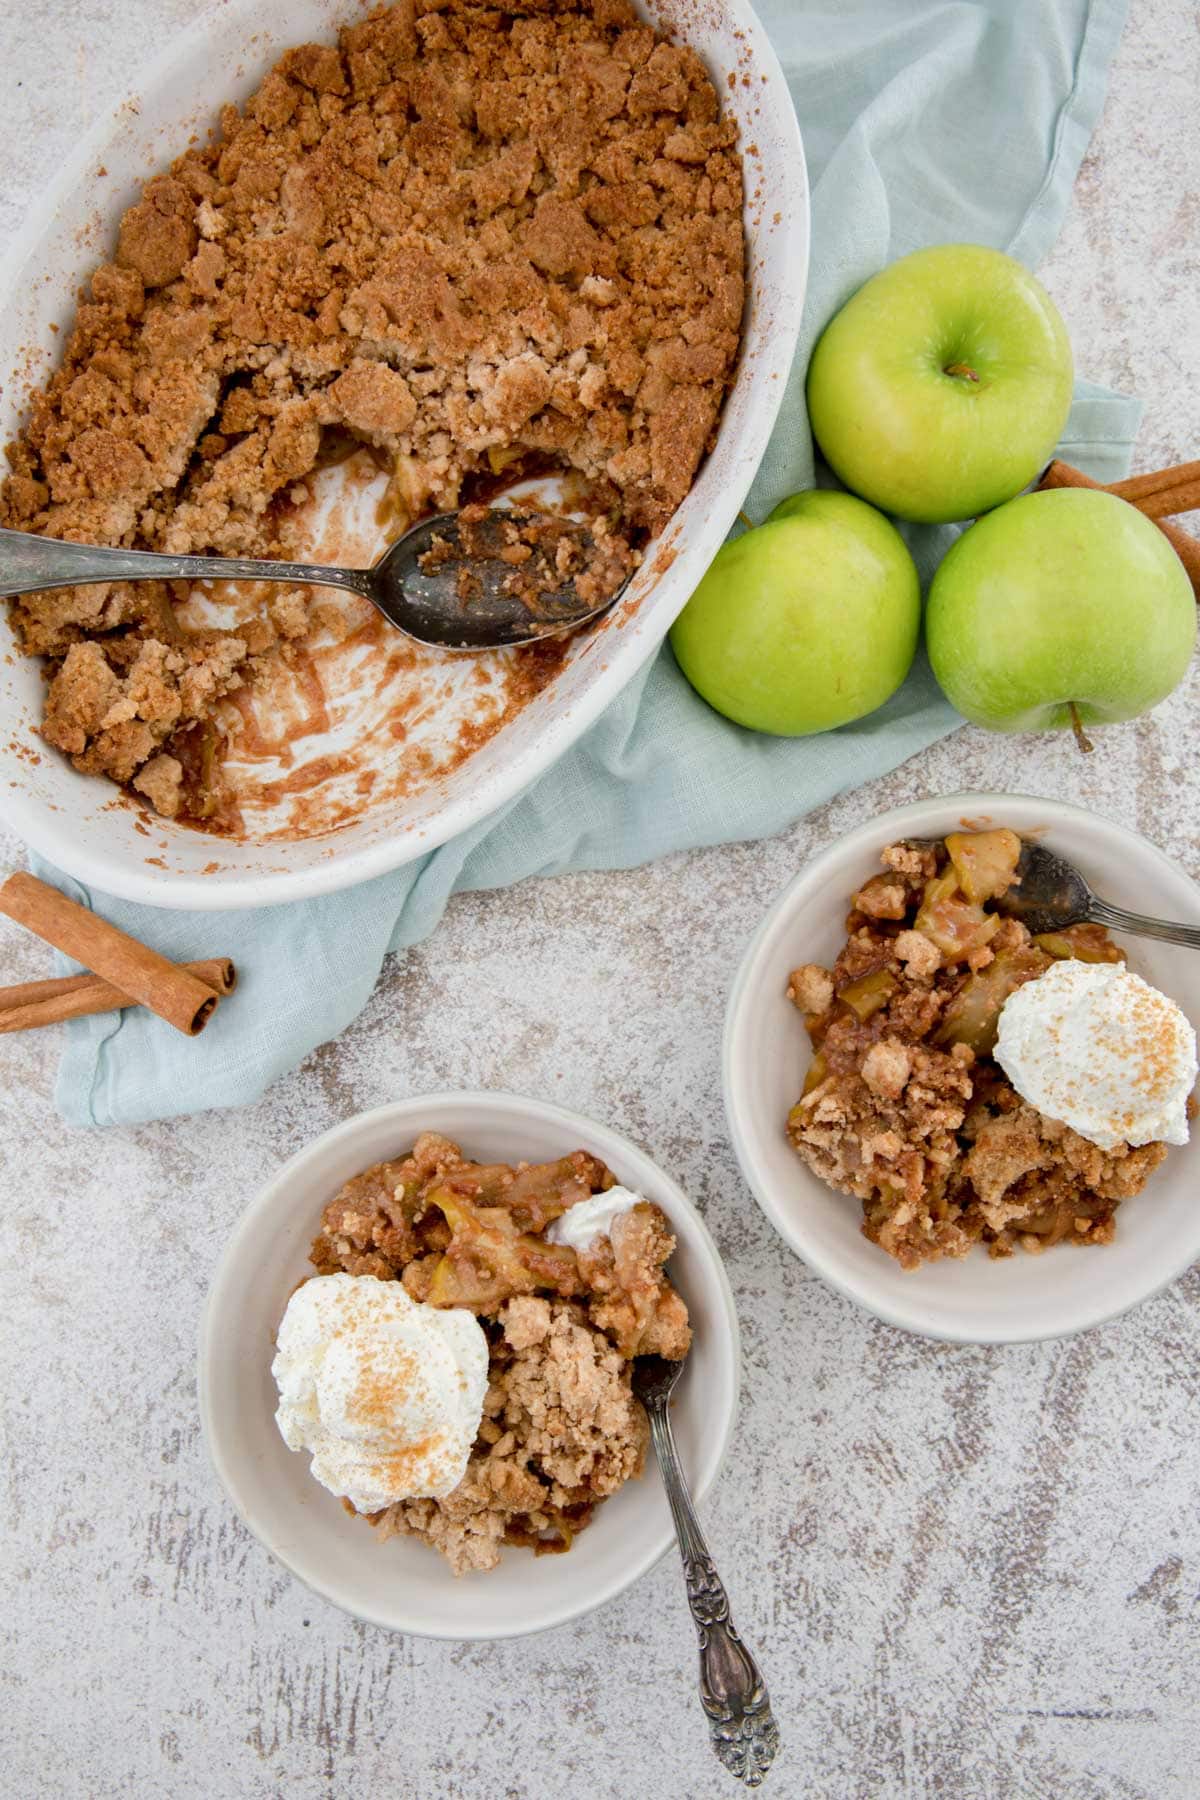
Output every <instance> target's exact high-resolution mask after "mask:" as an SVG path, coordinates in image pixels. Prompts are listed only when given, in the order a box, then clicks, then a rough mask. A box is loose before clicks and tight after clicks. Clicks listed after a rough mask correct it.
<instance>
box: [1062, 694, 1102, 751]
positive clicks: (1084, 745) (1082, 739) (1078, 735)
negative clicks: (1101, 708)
mask: <svg viewBox="0 0 1200 1800" xmlns="http://www.w3.org/2000/svg"><path fill="white" fill-rule="evenodd" d="M1067 711H1068V712H1069V713H1070V715H1071V730H1072V731H1073V732H1074V733H1075V742H1076V743H1077V744H1078V745H1079V748H1080V749H1081V750H1082V751H1083V752H1084V754H1085V755H1087V756H1090V755H1091V753H1092V751H1093V750H1094V749H1095V748H1096V746H1095V744H1093V742H1092V740H1091V738H1090V737H1089V736H1088V734H1087V732H1086V731H1085V730H1084V729H1083V720H1082V719H1081V718H1080V716H1079V708H1078V707H1077V706H1076V704H1075V702H1074V701H1073V700H1068V701H1067Z"/></svg>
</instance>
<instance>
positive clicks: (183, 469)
mask: <svg viewBox="0 0 1200 1800" xmlns="http://www.w3.org/2000/svg"><path fill="white" fill-rule="evenodd" d="M736 137H737V132H736V127H735V125H734V124H733V122H732V121H731V120H729V119H727V118H724V117H722V114H721V109H720V104H719V100H718V96H717V93H716V90H715V88H714V86H713V83H712V81H711V80H710V78H709V75H708V73H707V71H706V70H705V68H704V66H703V64H702V63H701V61H700V60H699V58H698V57H697V56H696V54H695V53H694V52H693V51H692V50H691V49H689V48H687V47H686V46H683V45H680V44H676V43H673V42H671V41H669V40H668V39H667V38H665V37H663V36H662V35H661V34H658V33H656V32H655V31H654V30H653V29H651V27H649V26H648V25H646V24H645V23H644V22H643V21H642V20H641V19H640V18H639V17H638V15H637V14H636V12H635V10H634V8H633V7H632V5H630V4H629V3H628V0H510V3H509V4H507V5H504V6H494V5H491V4H485V3H484V0H398V3H397V4H395V5H392V6H387V7H381V8H379V9H378V10H376V11H374V12H372V13H371V14H370V15H369V16H368V17H365V18H363V19H362V20H361V22H359V23H355V24H350V25H347V26H345V27H344V28H343V30H342V31H341V32H340V34H339V37H338V40H337V42H336V44H304V45H300V46H299V47H297V48H295V49H292V50H289V51H288V52H287V53H286V54H285V55H284V56H283V57H282V58H281V60H280V61H279V62H278V64H277V65H276V66H275V67H274V68H273V69H272V70H271V72H270V73H269V74H268V75H267V76H266V78H265V79H264V80H263V82H262V84H261V86H260V87H259V89H258V91H257V92H256V93H255V94H254V95H253V96H252V97H251V98H250V99H249V100H248V101H247V102H246V103H245V105H244V106H242V107H241V108H240V109H239V108H238V107H235V106H228V107H226V109H225V110H224V112H223V114H222V116H221V124H220V131H219V133H218V134H216V135H215V136H214V137H213V139H212V141H211V142H207V143H197V144H195V145H194V147H192V148H189V149H188V150H186V151H185V152H184V154H183V155H182V156H180V157H179V158H178V160H177V161H176V162H175V163H174V164H173V165H172V166H171V167H170V168H169V169H168V170H166V171H165V172H163V173H162V174H159V175H156V176H154V177H153V179H151V180H150V181H149V182H148V183H147V184H146V187H145V189H144V191H143V193H142V195H141V197H140V199H138V200H137V202H136V203H135V204H134V205H133V206H132V207H130V209H129V210H128V211H127V212H126V213H125V215H124V217H123V219H122V220H121V222H120V228H119V232H118V233H117V236H116V240H115V244H114V247H113V255H112V260H111V261H109V262H106V263H104V264H103V265H102V266H101V267H100V268H98V269H97V270H96V271H95V273H94V274H93V275H92V277H91V281H90V284H89V286H88V288H87V290H86V292H85V294H84V295H83V297H82V299H81V301H80V304H79V307H78V311H77V313H76V317H75V321H74V326H73V329H72V330H71V332H70V334H69V337H68V338H67V341H66V344H65V347H64V350H63V354H62V358H61V362H60V365H59V367H58V369H57V371H56V372H55V373H54V374H53V375H52V376H51V378H50V379H49V380H48V381H47V382H46V383H45V385H44V386H43V387H41V388H40V389H39V390H38V391H37V392H35V393H34V394H33V395H32V396H31V399H30V406H29V414H28V421H27V424H26V426H25V429H24V431H23V433H22V435H21V436H20V438H19V439H18V441H17V442H16V443H15V444H13V445H12V446H11V447H10V449H9V452H8V456H9V465H10V467H9V473H8V475H7V478H6V479H5V480H4V482H3V484H2V486H0V524H3V525H5V526H8V527H12V528H15V529H18V530H23V531H31V532H37V533H42V534H45V535H48V536H50V537H58V538H67V539H73V540H75V541H78V542H90V543H97V544H106V545H114V546H117V545H121V546H127V547H132V548H139V549H149V550H163V551H172V552H184V553H186V552H198V553H205V552H209V553H218V554H225V555H236V556H283V557H286V558H292V557H296V556H297V555H299V554H301V553H302V552H303V550H304V547H305V546H304V543H303V542H300V543H298V542H297V536H296V530H297V524H296V522H297V517H298V515H299V513H301V512H302V511H303V504H304V502H305V500H306V499H311V493H310V491H309V489H310V484H311V480H312V478H314V476H315V475H317V474H319V472H320V471H321V470H322V469H323V468H325V467H327V466H328V465H329V463H330V461H331V460H336V459H337V458H338V457H339V456H344V455H345V454H347V446H350V447H351V448H352V449H354V450H355V451H356V453H357V451H362V452H364V453H365V454H367V455H369V456H370V457H372V458H374V459H375V461H376V463H377V464H378V465H379V466H380V467H381V468H382V469H383V470H385V471H386V473H387V476H388V479H389V484H390V485H389V490H388V500H387V508H386V512H387V517H388V520H389V528H390V529H391V530H392V532H393V535H394V536H398V535H399V534H400V532H401V531H402V530H403V529H404V528H405V527H406V526H407V525H408V524H410V523H411V522H412V521H413V520H414V519H415V518H417V517H418V516H420V515H421V514H423V513H427V512H430V511H435V512H441V511H448V510H451V509H453V508H455V507H456V506H458V505H459V504H460V503H461V502H464V501H466V502H469V501H471V500H472V499H473V498H476V497H477V492H476V489H475V488H474V487H473V483H476V482H478V483H481V484H483V483H486V484H490V488H489V491H494V489H495V484H496V481H497V478H498V477H504V478H506V479H509V478H516V477H519V476H520V475H522V474H523V473H526V472H528V471H529V469H530V468H533V470H534V472H536V473H538V474H543V473H548V472H563V473H569V474H570V475H571V477H572V478H573V479H577V480H578V482H579V483H580V492H581V494H582V495H583V498H582V500H581V501H580V505H581V506H582V507H583V508H584V510H585V512H586V513H587V515H588V518H589V523H590V525H591V529H592V532H593V534H596V535H599V536H603V537H606V538H607V540H608V541H609V544H610V545H611V548H612V555H611V557H610V558H609V559H608V560H609V561H610V563H611V565H612V567H613V569H614V570H616V571H617V572H618V573H623V572H627V571H628V569H629V567H630V566H631V564H632V562H634V561H636V560H637V559H638V557H639V556H640V554H641V551H640V546H642V545H643V544H644V543H645V542H646V541H647V540H648V539H649V538H651V537H653V536H654V535H655V534H657V533H658V532H659V531H660V530H661V529H662V527H663V525H664V524H665V522H666V521H667V519H668V518H669V517H670V515H671V513H672V512H673V511H674V510H675V508H676V507H677V506H678V505H679V503H680V501H681V500H683V498H684V497H685V496H686V494H687V493H688V490H689V488H690V487H691V485H692V482H693V479H694V477H695V474H696V471H697V468H698V466H699V464H700V462H701V460H702V458H703V456H704V455H705V453H706V451H707V449H708V448H709V447H710V446H711V444H712V443H713V441H714V439H715V435H716V430H717V425H718V420H719V415H720V410H721V405H722V401H723V399H724V396H725V392H726V389H727V387H728V385H729V383H730V380H731V377H732V371H733V367H734V363H735V360H736V357H737V352H738V345H739V340H740V332H741V319H742V307H743V298H744V260H745V250H744V238H743V229H742V171H741V163H740V159H739V155H738V151H737V145H736ZM315 560H326V561H336V560H339V559H338V558H337V557H336V556H330V555H326V556H324V557H317V558H316V559H315ZM342 560H345V559H344V558H343V559H342ZM195 598H196V597H195V594H194V592H193V591H192V590H189V588H188V587H187V585H186V584H182V583H175V584H166V583H137V584H131V583H124V582H113V583H101V584H93V585H89V586H85V587H77V588H71V589H62V590H59V591H57V592H53V593H49V594H38V595H29V596H26V597H24V598H21V599H18V600H17V601H15V602H14V603H13V607H12V615H13V620H14V626H15V630H16V634H17V639H18V643H19V645H20V647H21V649H22V650H24V651H25V652H26V653H28V654H30V655H35V656H39V657H42V658H44V659H45V667H46V673H47V677H48V684H49V685H48V692H47V696H46V705H45V723H44V728H43V730H44V736H45V738H46V740H47V742H49V743H50V744H52V745H54V746H56V747H57V748H58V749H59V750H61V751H63V752H64V753H65V754H66V755H68V756H69V757H70V758H71V759H72V761H73V762H74V763H75V765H76V767H77V768H79V769H80V770H82V771H83V772H85V773H89V774H99V775H104V776H107V777H109V778H111V779H112V780H113V781H115V782H117V783H119V784H121V785H122V786H125V787H126V788H132V789H134V790H136V792H137V794H138V795H140V796H142V797H143V798H144V799H145V800H146V801H148V802H149V803H150V805H151V806H153V807H154V808H155V809H156V810H157V812H158V813H160V814H162V815H164V816H167V817H173V818H178V819H180V820H181V821H183V822H185V823H188V824H192V825H196V826H200V827H201V828H204V829H208V830H214V831H225V832H227V833H232V834H236V833H237V832H238V830H239V829H240V821H239V818H238V816H237V812H236V807H234V806H233V804H232V803H231V799H230V795H229V793H228V792H227V789H226V785H225V782H224V778H223V774H222V770H223V765H224V763H225V761H226V759H227V751H228V747H229V738H230V734H231V733H236V732H237V731H238V729H239V726H238V708H239V705H241V707H242V710H243V712H244V710H245V702H246V696H247V695H248V694H256V693H260V692H269V691H270V689H271V687H272V684H275V685H278V680H279V673H280V670H281V669H282V670H283V671H284V672H285V673H287V674H289V675H290V676H292V677H294V680H295V682H296V684H298V686H299V687H301V688H304V689H305V691H306V692H308V693H309V695H310V698H311V700H312V707H311V708H310V711H311V710H312V709H313V708H316V707H317V703H318V701H319V699H320V680H319V669H318V668H316V666H315V665H314V663H313V660H312V648H313V644H314V643H315V642H317V641H318V640H321V636H322V633H325V634H328V632H329V631H330V630H331V629H333V627H332V626H331V625H330V622H329V620H330V609H329V602H328V599H327V598H326V599H325V600H324V601H322V600H320V599H319V598H318V597H317V596H316V595H315V594H314V593H313V592H312V591H310V590H307V589H304V588H299V589H291V590H287V589H280V588H274V589H269V590H266V592H265V593H264V594H256V595H255V596H254V597H253V598H254V603H253V605H252V606H251V607H250V608H249V609H248V610H247V611H245V612H244V614H243V616H241V617H238V618H235V619H233V620H232V621H230V620H229V619H228V618H223V617H222V616H221V609H220V608H216V609H215V610H214V612H213V616H212V617H211V618H208V619H207V620H204V619H201V620H199V621H198V620H197V618H196V616H195V611H196V608H195ZM189 600H190V601H191V602H192V604H191V606H190V607H189ZM561 655H562V651H561V648H560V649H559V650H558V651H557V652H555V653H554V654H553V655H551V654H547V653H546V652H544V651H539V649H538V648H536V647H534V648H532V649H530V650H528V651H523V652H520V653H518V660H519V659H523V661H521V667H522V669H524V671H525V674H524V677H523V686H522V688H521V694H522V696H523V697H524V698H525V699H527V698H529V697H530V696H531V695H532V694H533V693H535V692H537V691H538V689H539V687H541V686H544V685H545V683H546V682H547V681H549V680H551V679H552V678H553V675H554V673H555V671H556V669H557V667H558V666H559V661H560V660H561ZM556 658H557V659H558V660H556ZM522 703H523V700H522ZM504 716H507V715H504ZM497 720H498V723H499V722H502V717H501V714H500V712H499V711H498V713H497ZM498 723H497V726H496V728H498ZM472 747H477V744H474V745H473V746H472Z"/></svg>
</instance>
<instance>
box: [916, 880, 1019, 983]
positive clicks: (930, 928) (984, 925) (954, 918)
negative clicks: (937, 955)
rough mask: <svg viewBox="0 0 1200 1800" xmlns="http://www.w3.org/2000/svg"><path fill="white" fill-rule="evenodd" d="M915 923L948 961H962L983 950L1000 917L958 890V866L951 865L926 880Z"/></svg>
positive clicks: (918, 929) (998, 924) (998, 925)
mask: <svg viewBox="0 0 1200 1800" xmlns="http://www.w3.org/2000/svg"><path fill="white" fill-rule="evenodd" d="M913 926H914V929H915V930H917V931H923V932H924V933H925V936H926V937H927V938H930V939H932V941H933V942H934V943H935V944H936V945H937V947H938V949H939V950H940V951H941V952H942V955H943V956H944V957H945V958H946V959H947V961H949V962H963V961H964V960H965V959H966V958H967V957H968V956H970V954H971V952H972V951H973V950H982V949H983V947H984V945H985V944H987V943H988V942H989V941H990V940H991V939H992V938H994V937H995V935H996V933H997V932H998V931H999V929H1000V920H999V918H998V917H997V915H996V914H995V913H985V912H984V910H983V907H982V906H980V905H979V904H978V903H977V902H976V901H973V900H968V899H967V898H966V897H965V896H964V895H963V894H962V893H961V892H960V891H959V875H958V870H957V869H956V868H954V867H953V865H951V867H950V868H948V869H946V870H945V871H944V872H943V873H942V874H941V875H937V876H935V877H934V879H933V880H932V881H928V882H926V884H925V895H924V898H923V899H922V901H921V907H920V911H919V912H918V913H917V916H916V919H915V920H914V921H913Z"/></svg>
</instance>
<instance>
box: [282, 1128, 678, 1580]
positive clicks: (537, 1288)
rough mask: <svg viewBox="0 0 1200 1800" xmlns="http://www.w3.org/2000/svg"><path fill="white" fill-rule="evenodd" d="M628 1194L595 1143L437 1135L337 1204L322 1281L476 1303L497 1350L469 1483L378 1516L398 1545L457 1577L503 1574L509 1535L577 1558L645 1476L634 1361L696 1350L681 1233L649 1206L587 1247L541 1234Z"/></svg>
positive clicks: (322, 1256)
mask: <svg viewBox="0 0 1200 1800" xmlns="http://www.w3.org/2000/svg"><path fill="white" fill-rule="evenodd" d="M613 1186H614V1179H613V1176H612V1174H611V1172H610V1171H609V1170H608V1169H607V1168H606V1167H605V1166H604V1164H603V1163H601V1162H600V1161H598V1160H597V1158H595V1157H592V1156H589V1155H588V1154H587V1153H586V1152H585V1151H582V1150H576V1151H574V1152H572V1153H571V1154H570V1155H569V1156H565V1157H560V1158H559V1159H557V1160H556V1161H554V1162H551V1163H542V1164H528V1163H522V1164H519V1165H517V1166H516V1167H510V1166H509V1165H507V1164H502V1163H501V1164H479V1163H473V1162H470V1161H468V1160H467V1159H466V1158H464V1156H463V1154H462V1152H461V1150H460V1149H459V1148H458V1146H457V1145H456V1144H453V1143H451V1142H450V1140H449V1139H447V1138H443V1137H440V1136H438V1135H437V1134H435V1133H432V1132H427V1133H424V1134H422V1136H421V1137H419V1138H418V1140H417V1142H416V1144H415V1145H414V1146H413V1149H412V1152H411V1153H410V1154H409V1155H408V1156H406V1157H400V1158H397V1159H395V1160H394V1161H390V1162H383V1163H377V1164H376V1165H374V1166H373V1167H372V1168H369V1169H366V1170H364V1171H363V1172H362V1173H361V1174H359V1175H356V1176H354V1177H353V1178H352V1179H351V1180H350V1181H348V1182H347V1183H346V1184H345V1186H344V1187H343V1188H342V1189H341V1190H340V1191H339V1193H338V1194H336V1195H335V1196H334V1198H333V1199H332V1200H331V1201H330V1202H329V1204H328V1205H327V1206H326V1208H325V1211H324V1214H323V1215H322V1219H321V1231H320V1233H319V1235H318V1236H317V1238H316V1239H315V1241H314V1243H313V1246H312V1250H311V1252H310V1260H311V1262H312V1263H313V1266H314V1268H315V1269H316V1270H317V1272H318V1274H321V1275H328V1274H334V1273H338V1272H344V1273H346V1274H350V1275H373V1276H376V1277H377V1278H379V1279H381V1280H384V1281H389V1280H399V1281H402V1282H403V1284H404V1287H405V1288H406V1290H407V1291H408V1292H409V1294H411V1296H412V1298H413V1299H414V1300H419V1301H423V1302H426V1303H428V1304H431V1305H435V1306H466V1307H468V1308H469V1309H470V1310H471V1311H472V1312H473V1313H474V1314H475V1315H476V1317H477V1318H478V1319H479V1320H480V1322H481V1324H482V1325H483V1327H484V1329H485V1331H486V1332H487V1334H488V1339H489V1344H490V1360H489V1382H490V1385H489V1389H488V1395H487V1399H486V1401H485V1403H484V1416H483V1422H482V1424H481V1426H480V1431H479V1437H478V1440H477V1442H476V1444H475V1447H474V1450H473V1452H472V1455H471V1459H470V1461H469V1463H468V1466H467V1472H466V1475H465V1476H464V1478H463V1480H462V1481H461V1482H460V1483H459V1485H458V1487H456V1488H455V1489H454V1490H453V1491H452V1492H451V1493H450V1494H448V1495H446V1496H445V1497H444V1498H442V1499H438V1500H426V1499H420V1500H406V1501H401V1502H398V1503H397V1504H396V1505H394V1506H389V1507H387V1508H385V1509H384V1511H383V1512H381V1513H378V1514H374V1515H372V1522H373V1523H374V1524H376V1525H377V1526H378V1528H379V1529H380V1531H381V1533H382V1534H383V1535H384V1536H385V1537H387V1536H391V1535H393V1534H395V1533H397V1532H403V1533H408V1534H410V1535H414V1536H417V1537H420V1538H421V1539H423V1540H424V1541H425V1542H426V1543H428V1544H431V1545H432V1546H433V1547H434V1548H436V1549H438V1550H440V1551H441V1552H442V1554H443V1555H445V1556H446V1557H447V1559H448V1560H449V1562H450V1563H451V1566H452V1567H453V1568H454V1569H455V1572H456V1573H461V1572H462V1571H464V1570H467V1569H488V1568H492V1567H494V1566H495V1564H496V1562H497V1561H498V1560H499V1557H500V1553H501V1550H502V1548H503V1546H504V1545H505V1544H518V1545H526V1546H528V1547H530V1548H532V1549H533V1550H534V1551H536V1552H538V1553H539V1554H542V1553H546V1552H555V1551H563V1550H567V1549H569V1548H570V1546H571V1542H572V1539H573V1538H574V1537H575V1536H576V1535H577V1534H578V1533H579V1532H580V1531H582V1530H583V1529H584V1527H585V1526H586V1525H587V1523H588V1521H589V1519H590V1518H591V1516H592V1513H593V1511H594V1509H595V1507H596V1506H597V1505H598V1504H599V1503H600V1501H602V1500H604V1499H605V1498H606V1497H607V1496H608V1495H610V1494H612V1493H615V1492H616V1490H617V1489H618V1488H619V1487H621V1486H622V1485H623V1483H624V1482H625V1481H627V1480H628V1479H629V1478H630V1476H632V1475H637V1474H640V1473H641V1469H642V1463H643V1459H644V1455H645V1446H646V1439H647V1425H646V1419H645V1414H644V1413H643V1410H642V1408H641V1405H640V1404H639V1402H638V1401H637V1400H636V1399H635V1398H634V1396H633V1392H632V1387H631V1359H632V1358H633V1357H634V1356H638V1355H648V1354H655V1355H659V1356H665V1357H668V1358H671V1359H673V1360H678V1359H679V1358H681V1357H683V1356H685V1355H686V1354H687V1351H688V1347H689V1345H690V1343H691V1329H690V1327H689V1324H688V1315H687V1307H686V1306H685V1305H684V1302H683V1300H682V1299H681V1298H680V1296H679V1295H678V1294H677V1293H676V1292H675V1290H674V1288H672V1286H671V1284H670V1282H669V1281H668V1280H667V1278H666V1275H665V1273H664V1265H665V1264H666V1262H667V1260H668V1258H669V1257H670V1255H671V1253H672V1251H673V1250H674V1248H675V1239H674V1237H673V1236H672V1234H671V1231H670V1228H669V1226H668V1224H667V1221H666V1219H665V1217H664V1216H663V1214H662V1212H661V1211H660V1209H659V1208H658V1207H657V1206H654V1205H653V1204H651V1203H650V1202H649V1201H641V1202H639V1203H638V1204H637V1205H636V1206H633V1207H631V1208H630V1209H629V1210H628V1211H627V1212H625V1213H622V1214H620V1215H619V1216H618V1217H617V1218H616V1219H615V1220H614V1221H613V1224H612V1227H611V1235H610V1236H603V1237H600V1238H597V1239H596V1240H595V1241H594V1242H593V1243H592V1244H590V1245H589V1247H588V1249H587V1250H586V1251H583V1252H576V1251H575V1250H574V1249H572V1248H571V1247H570V1246H568V1245H564V1244H555V1243H552V1242H550V1241H548V1240H547V1239H546V1238H545V1237H544V1236H543V1235H542V1234H543V1232H544V1229H545V1227H546V1226H547V1225H548V1224H550V1223H551V1221H552V1220H554V1219H557V1218H560V1217H561V1216H562V1214H563V1213H564V1212H566V1211H567V1210H568V1209H569V1208H570V1207H571V1206H573V1205H575V1204H576V1203H577V1202H579V1201H583V1200H586V1199H588V1198H589V1197H590V1196H591V1195H592V1194H594V1193H603V1192H605V1191H607V1190H608V1189H609V1188H611V1187H613Z"/></svg>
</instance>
